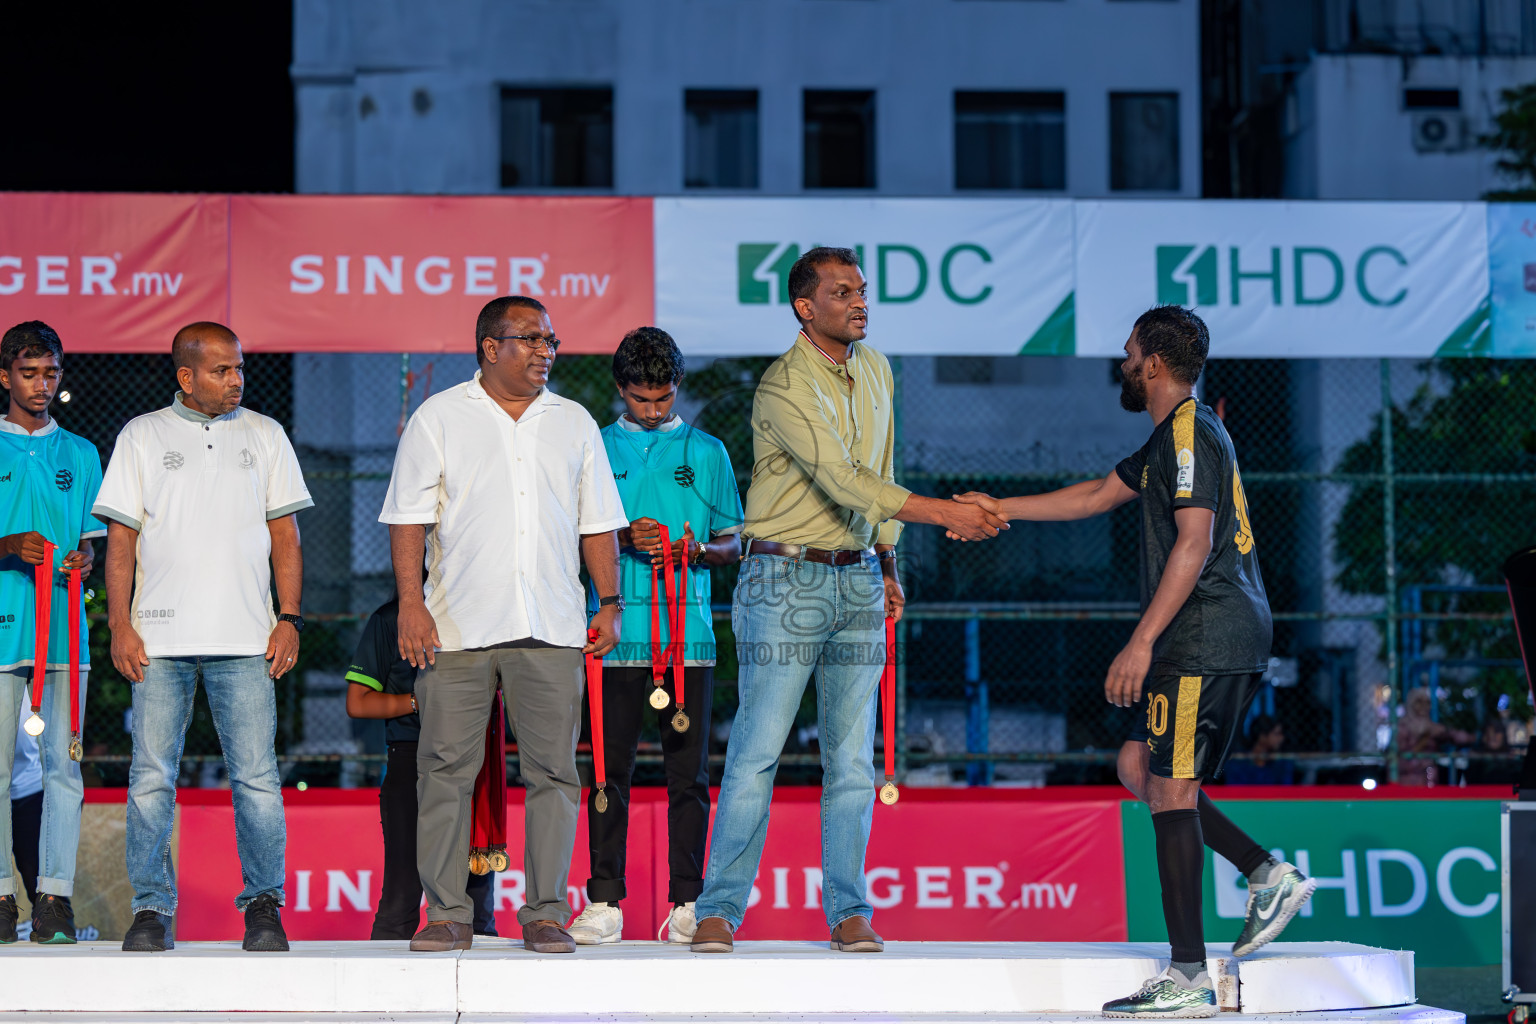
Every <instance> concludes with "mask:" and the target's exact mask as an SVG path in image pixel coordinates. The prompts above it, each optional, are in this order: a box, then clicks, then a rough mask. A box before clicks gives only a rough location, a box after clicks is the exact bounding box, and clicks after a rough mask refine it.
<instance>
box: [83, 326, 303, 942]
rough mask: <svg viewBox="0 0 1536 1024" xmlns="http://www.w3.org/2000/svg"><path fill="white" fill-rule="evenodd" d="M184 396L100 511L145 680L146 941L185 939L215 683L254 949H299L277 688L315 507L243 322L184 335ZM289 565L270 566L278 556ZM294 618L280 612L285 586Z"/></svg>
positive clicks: (132, 452)
mask: <svg viewBox="0 0 1536 1024" xmlns="http://www.w3.org/2000/svg"><path fill="white" fill-rule="evenodd" d="M171 357H172V359H173V360H174V361H175V363H176V380H177V383H179V384H180V385H181V390H180V391H179V392H177V393H176V396H175V398H174V399H173V400H172V402H171V404H170V406H169V407H168V408H165V409H161V410H160V411H158V412H152V413H149V414H148V415H145V416H139V417H137V418H136V419H133V420H131V421H129V423H128V425H127V426H126V427H124V428H123V432H122V433H121V434H119V435H118V437H117V446H116V447H115V448H114V449H113V451H112V461H111V462H110V463H109V464H108V465H107V473H106V477H105V478H104V479H103V481H102V485H101V491H100V493H99V494H98V495H97V497H96V506H95V508H94V509H93V510H92V511H93V512H94V513H95V515H96V516H97V518H99V519H101V520H103V521H105V522H107V524H108V526H107V623H108V625H109V626H110V627H111V629H112V663H113V664H114V665H116V666H117V670H118V671H119V672H121V673H122V674H123V676H124V677H125V678H127V679H129V680H131V681H132V682H133V684H134V687H133V765H132V767H131V768H130V769H129V774H128V834H127V847H128V851H127V852H128V881H129V882H130V883H131V884H132V885H133V911H134V918H133V924H132V925H131V926H129V928H128V933H127V935H126V936H125V937H124V938H123V948H124V949H125V950H130V951H141V952H159V951H161V950H164V949H168V948H170V946H171V945H172V941H171V936H170V934H168V931H167V927H166V926H167V925H168V924H169V921H170V918H171V917H172V916H173V915H174V914H175V913H176V878H175V874H174V872H173V871H172V870H171V856H170V848H171V826H172V823H173V821H174V815H175V804H176V776H177V774H178V773H179V772H180V770H181V751H182V744H183V743H184V742H185V740H186V733H187V724H188V723H189V722H191V720H192V699H193V695H194V691H195V690H196V688H197V683H198V680H199V679H201V680H202V684H203V689H204V691H205V692H206V693H207V695H208V707H209V710H211V711H212V712H213V725H214V728H215V729H217V730H218V733H219V746H220V747H221V748H222V749H223V752H224V763H225V765H227V766H228V768H229V781H230V788H231V789H232V790H233V791H234V802H235V841H236V846H237V848H238V850H239V853H240V872H241V875H242V876H243V877H244V881H245V886H244V888H243V889H242V890H241V891H240V894H239V895H238V896H236V897H235V906H236V908H238V909H240V910H242V911H244V912H245V940H244V942H243V946H244V948H245V949H247V950H261V951H282V950H286V949H287V948H288V938H287V936H286V935H285V934H284V932H283V925H282V919H281V916H280V914H279V912H278V908H279V907H281V906H282V905H283V874H284V858H283V848H284V846H285V844H286V842H287V828H286V825H285V823H284V821H283V794H282V790H281V789H280V788H279V786H280V782H279V779H278V773H277V756H276V754H275V752H274V750H273V740H274V739H275V736H276V732H277V702H276V694H275V692H274V684H275V681H276V680H277V679H279V678H281V677H282V675H283V673H285V672H287V671H288V670H289V669H291V668H292V667H293V662H294V659H295V658H296V657H297V656H298V652H299V633H300V632H301V631H302V630H303V628H304V620H303V618H301V617H300V615H299V594H300V590H301V589H302V584H303V577H304V568H303V559H302V557H301V555H300V551H299V527H298V524H297V523H296V522H295V520H294V513H296V512H298V511H299V510H300V509H306V508H309V507H311V506H312V505H314V502H313V501H311V500H310V497H309V490H308V488H306V487H305V486H304V476H303V474H302V472H301V471H300V469H299V460H298V458H297V457H296V456H295V455H294V452H293V445H292V444H290V443H289V441H288V436H287V435H286V434H285V433H283V428H282V426H281V425H280V424H279V423H278V422H277V421H276V420H273V419H270V418H269V417H266V416H262V415H261V414H260V413H254V412H251V411H250V410H248V409H242V408H240V399H241V396H242V395H243V393H244V389H245V369H244V367H245V361H244V357H243V356H242V355H241V353H240V339H239V338H236V337H235V335H234V332H232V331H231V330H230V329H229V328H227V327H223V326H220V325H219V324H213V323H195V324H191V325H189V326H187V327H183V328H182V329H181V330H180V331H178V332H176V338H175V341H173V342H172V345H171ZM269 557H270V559H271V566H270V568H269V567H268V558H269ZM274 578H275V579H276V581H277V596H278V602H279V604H280V606H281V610H282V614H281V615H274V614H273V610H272V581H273V579H274Z"/></svg>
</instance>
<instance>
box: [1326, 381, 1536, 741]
mask: <svg viewBox="0 0 1536 1024" xmlns="http://www.w3.org/2000/svg"><path fill="white" fill-rule="evenodd" d="M1433 368H1434V370H1435V374H1436V377H1435V379H1434V380H1433V381H1432V383H1430V384H1426V385H1425V386H1424V387H1422V388H1420V390H1419V392H1418V393H1417V394H1415V395H1414V397H1413V398H1412V399H1411V400H1410V401H1409V402H1408V403H1407V406H1406V407H1405V408H1394V409H1393V410H1392V441H1393V447H1394V453H1395V458H1394V460H1393V468H1394V470H1395V472H1396V473H1398V474H1410V476H1409V478H1408V479H1406V480H1402V479H1400V480H1398V481H1396V483H1395V490H1396V501H1395V502H1394V505H1393V519H1394V528H1395V534H1396V538H1395V539H1396V544H1395V555H1396V561H1397V580H1398V592H1399V593H1400V594H1401V593H1402V592H1403V591H1404V589H1405V588H1407V587H1411V586H1413V585H1415V584H1429V585H1435V584H1485V585H1487V584H1492V585H1502V583H1503V578H1502V576H1501V575H1500V571H1499V569H1500V565H1501V564H1502V563H1503V561H1504V559H1505V558H1506V557H1508V555H1510V554H1511V553H1512V552H1514V551H1516V550H1518V549H1520V548H1522V547H1528V546H1529V545H1530V544H1531V543H1532V542H1533V540H1536V526H1533V525H1532V521H1531V516H1530V510H1531V509H1532V508H1536V482H1532V481H1531V480H1529V479H1526V480H1509V479H1498V478H1497V477H1496V476H1495V475H1496V474H1497V475H1498V476H1503V477H1508V476H1509V475H1512V474H1523V475H1527V476H1529V475H1531V474H1536V365H1532V364H1531V363H1528V362H1523V361H1500V360H1485V359H1466V360H1442V361H1438V362H1436V363H1434V364H1433ZM1382 452H1383V449H1382V437H1381V427H1380V424H1379V423H1378V425H1377V426H1376V427H1375V428H1374V429H1373V430H1372V431H1371V433H1370V435H1369V436H1368V437H1366V438H1365V439H1363V440H1361V441H1358V442H1356V443H1355V444H1354V445H1352V446H1350V448H1349V449H1348V450H1346V451H1345V453H1344V456H1343V458H1342V460H1341V461H1340V463H1339V466H1338V472H1340V473H1346V474H1361V475H1362V476H1366V477H1369V478H1370V479H1365V480H1361V481H1360V482H1357V483H1354V484H1353V485H1351V488H1350V495H1349V498H1348V500H1347V501H1346V503H1345V505H1344V508H1343V511H1342V513H1341V514H1340V516H1339V519H1338V522H1337V523H1336V524H1335V526H1334V531H1333V538H1332V540H1333V551H1334V558H1335V561H1336V562H1337V563H1338V565H1339V571H1338V574H1337V576H1336V577H1335V582H1336V583H1337V584H1338V585H1339V587H1341V588H1342V589H1343V590H1345V591H1346V592H1348V593H1351V594H1382V593H1384V592H1385V589H1386V570H1385V565H1386V537H1385V530H1384V515H1383V501H1384V493H1385V492H1384V484H1383V482H1382V481H1381V479H1380V474H1381V473H1382V470H1383V457H1382ZM1437 473H1446V474H1458V475H1462V476H1466V475H1475V474H1488V478H1487V479H1486V480H1483V481H1479V482H1472V483H1468V482H1465V480H1462V481H1458V482H1454V483H1442V482H1437V481H1434V480H1417V481H1416V480H1414V479H1413V477H1412V476H1411V474H1437ZM1507 609H1508V604H1507V602H1506V601H1505V598H1504V596H1503V595H1502V594H1500V593H1491V594H1466V593H1461V594H1441V595H1426V604H1425V607H1424V609H1423V610H1424V611H1438V612H1450V611H1460V612H1472V613H1491V614H1495V615H1501V614H1502V613H1503V612H1505V611H1506V610H1507ZM1424 630H1425V641H1426V645H1427V646H1429V647H1434V648H1438V649H1440V650H1442V651H1443V652H1444V655H1445V656H1446V657H1449V658H1517V657H1519V648H1518V646H1517V643H1516V640H1515V635H1514V629H1513V627H1512V625H1511V623H1510V622H1509V621H1508V620H1505V619H1487V620H1460V621H1456V622H1439V623H1426V624H1425V626H1424ZM1483 682H1484V684H1485V690H1486V692H1488V693H1489V694H1490V695H1495V694H1498V693H1509V694H1511V696H1517V697H1519V699H1520V700H1521V702H1522V704H1523V702H1524V698H1523V696H1520V695H1523V694H1524V693H1525V684H1524V682H1523V680H1522V679H1521V678H1520V677H1519V675H1518V674H1517V673H1516V672H1514V671H1512V670H1497V671H1489V672H1486V673H1484V675H1483ZM1405 683H1406V685H1407V686H1409V687H1412V686H1414V685H1418V680H1416V679H1412V678H1410V679H1408V680H1406V681H1405ZM1456 703H1457V702H1455V701H1453V702H1452V704H1453V707H1452V708H1451V709H1449V710H1456V708H1455V704H1456ZM1467 714H1468V716H1469V717H1468V718H1467V719H1466V720H1465V721H1463V722H1462V724H1463V725H1464V726H1465V727H1475V726H1476V722H1475V721H1474V720H1472V719H1471V718H1470V707H1469V708H1468V709H1467Z"/></svg>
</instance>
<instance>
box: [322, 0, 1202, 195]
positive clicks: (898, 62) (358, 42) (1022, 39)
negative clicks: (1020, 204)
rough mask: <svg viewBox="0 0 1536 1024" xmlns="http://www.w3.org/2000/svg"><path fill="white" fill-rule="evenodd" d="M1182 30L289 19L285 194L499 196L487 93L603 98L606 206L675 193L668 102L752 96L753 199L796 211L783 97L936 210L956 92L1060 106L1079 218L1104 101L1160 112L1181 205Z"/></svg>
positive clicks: (955, 9)
mask: <svg viewBox="0 0 1536 1024" xmlns="http://www.w3.org/2000/svg"><path fill="white" fill-rule="evenodd" d="M1198 18H1199V6H1198V2H1197V0H758V2H749V0H501V2H495V0H436V2H434V3H431V4H422V3H419V2H414V0H294V63H293V70H292V74H293V80H294V86H295V93H296V105H297V112H298V133H297V162H298V167H297V183H298V184H297V187H298V191H300V192H405V193H438V192H441V193H489V192H497V191H499V152H500V150H499V137H498V133H499V113H498V110H499V107H498V104H499V93H498V89H499V87H500V86H502V85H504V84H525V85H606V84H611V85H612V86H613V88H614V106H615V111H614V150H615V171H614V185H615V191H617V192H620V193H633V194H673V193H677V192H680V191H681V186H682V177H683V168H682V162H683V90H684V89H686V88H756V89H758V90H759V91H760V98H759V103H760V106H759V119H760V121H759V123H760V131H761V143H760V152H761V170H760V179H759V180H760V183H761V189H760V192H761V193H762V194H766V195H775V194H793V193H798V192H800V191H802V189H801V180H802V178H801V90H802V89H804V88H862V89H874V90H876V93H877V95H876V101H875V102H876V120H877V123H876V160H877V171H876V184H877V186H878V189H877V190H878V191H879V192H881V193H884V194H894V195H943V194H948V193H950V192H951V191H953V185H954V169H953V153H954V142H953V127H952V122H953V92H954V90H956V89H1039V90H1062V91H1065V93H1066V109H1067V189H1066V193H1067V194H1070V195H1076V196H1105V195H1109V194H1110V192H1109V93H1110V92H1112V91H1120V90H1130V91H1176V92H1178V93H1179V95H1180V107H1181V111H1180V149H1181V161H1182V162H1181V175H1180V179H1181V188H1180V190H1179V191H1178V192H1177V193H1171V194H1174V195H1182V196H1198V195H1199V194H1200V110H1199V98H1200V97H1199V86H1200V82H1199V20H1198ZM417 90H425V92H426V94H427V95H428V96H429V97H430V100H431V106H430V109H429V110H427V111H426V112H425V113H418V112H417V111H416V110H415V109H414V107H413V104H412V97H413V94H415V93H416V91H417ZM365 101H366V104H367V105H368V106H371V107H372V111H371V112H370V113H368V114H367V115H366V116H365V115H364V114H363V108H364V106H365ZM1145 194H1146V193H1137V195H1145Z"/></svg>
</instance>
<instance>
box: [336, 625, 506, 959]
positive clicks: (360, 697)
mask: <svg viewBox="0 0 1536 1024" xmlns="http://www.w3.org/2000/svg"><path fill="white" fill-rule="evenodd" d="M399 616H400V598H399V597H392V598H390V599H389V600H388V601H386V602H385V603H384V604H382V605H380V606H379V608H378V610H377V611H375V612H374V613H373V614H372V615H370V616H369V617H368V621H367V623H366V624H364V626H363V635H362V637H361V638H360V639H359V640H358V642H357V652H356V653H355V654H353V655H352V665H351V667H350V668H348V669H347V714H349V715H351V716H352V717H353V718H382V719H385V724H384V742H385V744H386V746H387V747H388V750H389V759H388V761H386V762H385V765H384V778H383V779H382V780H381V781H380V783H379V825H380V826H381V827H382V828H383V830H384V881H383V884H382V885H381V887H380V891H379V909H378V911H377V912H376V913H375V914H374V916H373V931H372V933H371V934H369V936H368V937H369V938H370V939H409V938H410V937H411V936H413V935H415V934H416V930H417V929H418V928H419V927H420V926H421V875H420V874H418V873H417V871H416V744H417V741H418V740H419V739H420V737H421V716H420V715H419V714H417V711H416V693H415V690H416V670H415V669H414V668H412V667H411V663H410V662H408V661H406V660H405V659H404V658H402V657H400V639H399V633H398V632H397V630H396V626H397V623H398V621H399ZM495 878H496V876H495V875H494V874H485V875H476V874H470V876H469V886H468V891H469V900H470V903H471V904H472V905H473V906H474V911H475V920H474V929H475V934H476V935H495V934H496V919H495V917H494V916H493V912H494V910H495V897H494V895H493V892H492V890H493V889H494V888H495Z"/></svg>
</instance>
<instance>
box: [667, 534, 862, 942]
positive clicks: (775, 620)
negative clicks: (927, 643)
mask: <svg viewBox="0 0 1536 1024" xmlns="http://www.w3.org/2000/svg"><path fill="white" fill-rule="evenodd" d="M731 625H732V626H733V628H734V629H735V631H736V650H737V657H738V659H739V663H740V675H739V678H738V682H737V688H738V694H739V698H740V705H739V706H738V708H737V710H736V719H735V722H734V723H733V724H732V726H731V736H730V741H729V743H728V745H727V747H726V755H725V777H724V778H723V779H722V780H721V783H720V806H719V809H718V810H717V811H716V812H715V826H714V830H713V832H712V833H711V836H710V847H709V863H708V865H707V866H706V867H705V870H704V892H703V894H702V895H700V896H699V899H698V903H697V906H696V913H697V915H698V917H699V919H700V920H703V919H704V918H706V917H723V918H725V920H726V921H728V922H729V923H730V925H731V927H732V928H735V927H737V926H738V925H740V924H741V919H742V915H743V914H745V913H746V909H747V898H748V895H749V893H750V892H751V889H752V882H753V880H754V879H755V878H756V876H757V868H758V862H759V861H760V860H761V858H762V855H763V841H764V839H765V838H767V835H768V804H769V801H770V800H771V798H772V796H773V777H774V773H775V772H776V771H777V770H778V766H779V755H780V753H782V752H783V750H784V741H785V740H786V739H787V738H788V737H789V731H790V729H792V728H793V727H794V724H795V713H796V712H797V711H798V710H799V709H800V697H801V695H802V694H804V692H805V685H806V683H807V682H808V681H809V679H810V676H811V670H812V669H813V668H814V669H815V671H816V692H817V701H816V721H817V725H818V727H819V733H820V740H821V767H822V790H821V872H822V881H821V892H822V895H821V901H822V908H823V909H824V910H825V911H826V915H827V925H828V926H829V927H832V928H835V927H837V925H838V924H839V923H840V922H842V921H844V920H846V919H848V918H850V917H854V916H856V915H862V916H864V917H870V916H871V914H872V909H871V907H870V905H869V899H868V895H867V891H866V885H865V879H864V850H865V847H866V846H868V845H869V824H870V818H871V815H872V812H873V810H874V806H875V785H876V776H875V766H874V747H875V707H876V698H877V696H878V693H879V688H880V674H881V670H882V668H883V666H884V663H885V654H884V643H885V588H884V584H883V583H882V582H881V579H880V568H879V562H878V561H877V560H876V558H875V557H874V556H873V555H870V556H868V557H866V558H865V559H863V560H862V561H860V562H857V563H854V564H853V565H845V566H831V565H821V564H818V563H815V562H804V561H800V560H798V559H794V558H786V557H783V556H780V555H750V556H748V557H747V559H746V560H745V561H744V562H742V565H741V575H740V577H739V578H738V580H737V583H736V593H735V597H734V600H733V602H732V605H731Z"/></svg>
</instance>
